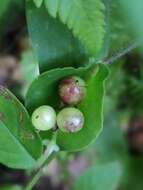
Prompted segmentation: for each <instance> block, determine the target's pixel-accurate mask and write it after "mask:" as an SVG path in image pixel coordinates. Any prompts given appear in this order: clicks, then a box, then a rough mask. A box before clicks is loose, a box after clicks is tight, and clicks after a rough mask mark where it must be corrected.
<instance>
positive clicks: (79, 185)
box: [71, 162, 122, 190]
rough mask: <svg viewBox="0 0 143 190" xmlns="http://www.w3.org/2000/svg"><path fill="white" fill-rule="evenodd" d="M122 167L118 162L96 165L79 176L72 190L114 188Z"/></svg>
mask: <svg viewBox="0 0 143 190" xmlns="http://www.w3.org/2000/svg"><path fill="white" fill-rule="evenodd" d="M121 174H122V168H121V166H120V164H119V163H118V162H111V163H108V164H103V165H97V166H95V167H92V168H89V169H87V170H86V171H85V172H84V173H83V174H81V176H79V177H78V178H77V179H76V181H75V183H74V184H73V186H72V188H71V189H72V190H79V189H82V190H87V189H90V190H105V189H106V190H115V189H116V188H117V187H118V185H119V182H120V179H121Z"/></svg>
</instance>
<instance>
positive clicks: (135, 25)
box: [120, 0, 143, 40]
mask: <svg viewBox="0 0 143 190" xmlns="http://www.w3.org/2000/svg"><path fill="white" fill-rule="evenodd" d="M120 3H121V5H122V6H121V7H120V8H121V10H122V13H124V18H126V20H127V23H128V26H129V27H131V28H132V30H133V31H134V33H135V34H136V35H137V37H139V38H141V39H142V40H143V37H142V34H143V23H142V19H143V11H142V10H143V2H142V0H136V1H135V0H126V1H124V0H120ZM129 20H130V22H129Z"/></svg>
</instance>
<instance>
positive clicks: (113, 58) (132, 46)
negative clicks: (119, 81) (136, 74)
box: [103, 41, 141, 64]
mask: <svg viewBox="0 0 143 190" xmlns="http://www.w3.org/2000/svg"><path fill="white" fill-rule="evenodd" d="M140 45H141V42H138V41H137V42H134V43H131V44H130V45H129V46H128V47H127V48H125V49H122V50H120V51H119V52H117V53H116V54H114V55H113V56H111V57H110V58H108V59H107V60H105V61H104V62H103V64H111V63H113V62H115V61H116V60H117V59H120V58H121V57H123V56H124V55H126V54H128V53H129V52H131V51H132V50H134V49H136V48H137V47H138V46H140Z"/></svg>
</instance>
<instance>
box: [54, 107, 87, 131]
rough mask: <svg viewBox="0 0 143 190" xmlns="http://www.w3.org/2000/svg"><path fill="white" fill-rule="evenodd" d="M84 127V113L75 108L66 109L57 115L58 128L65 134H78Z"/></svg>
mask: <svg viewBox="0 0 143 190" xmlns="http://www.w3.org/2000/svg"><path fill="white" fill-rule="evenodd" d="M83 125H84V116H83V113H82V112H81V111H80V110H78V109H76V108H74V107H68V108H64V109H62V110H61V111H60V112H59V113H58V115H57V126H58V127H59V129H60V130H61V131H63V132H66V133H75V132H78V131H80V130H81V129H82V127H83Z"/></svg>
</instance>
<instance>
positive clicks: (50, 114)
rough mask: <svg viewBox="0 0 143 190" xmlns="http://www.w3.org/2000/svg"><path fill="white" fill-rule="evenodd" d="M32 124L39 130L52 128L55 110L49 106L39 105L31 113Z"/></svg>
mask: <svg viewBox="0 0 143 190" xmlns="http://www.w3.org/2000/svg"><path fill="white" fill-rule="evenodd" d="M32 124H33V125H34V127H35V128H36V129H38V130H40V131H46V130H49V129H52V128H54V127H55V125H56V112H55V110H54V109H53V108H52V107H51V106H40V107H39V108H37V109H36V110H35V111H34V112H33V114H32Z"/></svg>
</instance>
